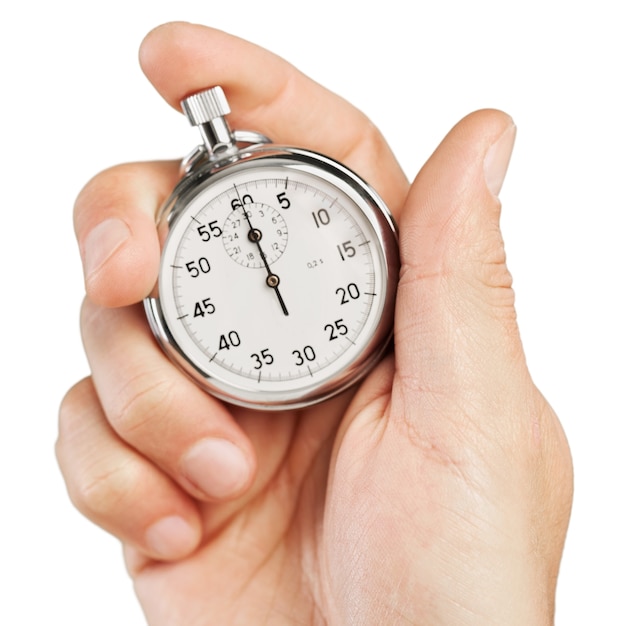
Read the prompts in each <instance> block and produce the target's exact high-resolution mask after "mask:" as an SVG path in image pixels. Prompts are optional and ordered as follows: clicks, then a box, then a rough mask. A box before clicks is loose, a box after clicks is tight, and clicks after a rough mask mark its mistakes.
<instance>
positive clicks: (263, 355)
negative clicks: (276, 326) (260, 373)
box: [251, 348, 275, 370]
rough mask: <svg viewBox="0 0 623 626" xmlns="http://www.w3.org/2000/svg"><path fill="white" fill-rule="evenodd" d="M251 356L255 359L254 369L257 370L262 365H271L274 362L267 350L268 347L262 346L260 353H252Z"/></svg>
mask: <svg viewBox="0 0 623 626" xmlns="http://www.w3.org/2000/svg"><path fill="white" fill-rule="evenodd" d="M251 358H253V359H255V365H254V366H253V368H254V369H256V370H259V369H262V367H264V365H272V364H273V362H274V360H275V359H274V358H273V355H272V354H271V353H270V352H269V351H268V348H264V350H260V353H259V354H257V353H255V352H254V353H253V354H252V355H251Z"/></svg>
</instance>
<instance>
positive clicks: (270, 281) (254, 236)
mask: <svg viewBox="0 0 623 626" xmlns="http://www.w3.org/2000/svg"><path fill="white" fill-rule="evenodd" d="M234 189H235V190H236V193H237V194H238V199H239V200H240V208H241V209H242V214H243V215H244V218H245V219H246V220H247V224H248V225H249V234H248V237H249V241H251V242H253V243H254V244H255V245H256V246H257V249H258V251H259V253H260V257H261V259H262V262H263V263H264V267H265V268H266V271H267V272H268V276H267V277H266V284H267V285H268V286H269V287H270V288H271V289H272V290H273V291H274V292H275V295H276V296H277V300H279V304H280V305H281V310H282V311H283V314H284V315H290V314H289V313H288V308H287V307H286V303H285V302H284V300H283V297H282V296H281V292H280V291H279V283H280V282H281V281H280V280H279V276H277V274H273V273H272V272H271V271H270V267H269V265H268V259H267V258H266V255H265V254H264V250H262V246H261V245H260V239H261V238H262V231H261V230H259V229H257V228H253V224H251V218H250V217H249V213H248V211H246V210H245V208H244V203H243V202H242V200H241V199H240V193H239V192H238V187H236V185H234Z"/></svg>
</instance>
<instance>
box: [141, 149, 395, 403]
mask: <svg viewBox="0 0 623 626" xmlns="http://www.w3.org/2000/svg"><path fill="white" fill-rule="evenodd" d="M311 154H312V153H305V152H303V151H300V152H299V153H298V154H295V155H294V156H293V155H292V154H289V155H287V156H286V155H284V154H281V155H275V156H268V157H266V156H264V157H263V158H254V159H250V160H248V161H247V162H245V161H244V160H243V161H242V162H240V161H238V162H236V163H234V164H231V165H230V166H228V167H225V168H222V169H221V170H219V171H218V172H216V173H211V174H210V176H208V177H207V178H206V179H205V180H204V181H203V182H201V183H199V184H197V185H196V186H195V187H194V188H192V190H191V191H190V192H184V193H181V194H180V195H179V197H178V198H177V199H176V201H175V202H174V203H173V205H174V206H173V208H172V209H171V211H170V213H169V214H168V215H164V216H163V218H162V224H161V231H162V236H163V238H164V243H163V250H162V263H161V271H160V277H159V282H158V288H157V291H156V292H155V293H154V296H153V297H152V298H150V299H148V301H147V311H148V316H149V317H150V322H151V324H152V327H153V328H154V330H155V332H156V335H157V336H158V338H159V339H160V341H161V343H162V344H163V346H164V347H165V349H166V351H167V352H168V353H169V355H170V356H172V357H173V359H174V360H175V361H176V362H177V363H178V364H180V365H181V366H182V367H183V368H184V369H185V370H186V371H187V372H188V373H189V374H190V375H191V376H192V377H193V378H194V379H195V380H196V381H198V382H199V383H200V384H201V385H202V386H203V387H204V388H205V389H207V390H208V391H210V392H211V393H213V394H215V395H216V396H218V397H220V398H222V399H225V400H227V401H230V402H233V403H236V404H240V405H243V406H252V407H262V408H275V409H279V408H289V407H298V406H305V405H307V404H311V403H314V402H317V401H320V400H322V399H325V398H327V397H330V396H332V395H334V394H335V393H337V392H339V391H341V390H342V389H343V388H345V387H346V386H348V385H349V384H352V383H353V382H354V381H356V380H357V379H358V378H359V377H361V376H362V375H363V374H364V373H365V372H366V371H367V370H368V369H369V368H370V366H371V365H372V364H373V363H374V362H376V360H377V358H378V357H379V355H380V354H381V352H382V351H383V349H384V348H385V346H386V345H387V343H388V340H389V338H390V335H391V325H392V318H393V301H394V291H395V286H396V276H397V266H398V260H397V252H396V237H395V231H394V229H393V225H392V222H391V219H390V218H389V217H388V215H387V213H386V211H385V210H384V209H383V208H382V206H381V204H380V201H379V200H378V198H376V197H375V196H374V194H373V192H371V191H370V190H369V189H368V188H367V187H366V186H365V184H364V183H362V181H360V180H359V179H357V178H356V177H354V175H352V173H350V172H349V171H348V170H346V168H342V167H341V166H340V165H339V164H335V163H333V162H331V161H329V160H328V159H326V160H325V159H322V158H320V157H319V156H318V155H314V156H310V155H311Z"/></svg>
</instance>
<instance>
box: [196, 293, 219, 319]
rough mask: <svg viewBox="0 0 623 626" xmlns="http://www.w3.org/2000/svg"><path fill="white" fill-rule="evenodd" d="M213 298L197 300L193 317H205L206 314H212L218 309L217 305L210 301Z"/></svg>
mask: <svg viewBox="0 0 623 626" xmlns="http://www.w3.org/2000/svg"><path fill="white" fill-rule="evenodd" d="M210 300H211V298H205V299H204V300H201V301H200V302H195V313H194V315H193V317H203V316H204V315H212V313H214V311H216V307H215V306H214V305H213V304H212V302H210Z"/></svg>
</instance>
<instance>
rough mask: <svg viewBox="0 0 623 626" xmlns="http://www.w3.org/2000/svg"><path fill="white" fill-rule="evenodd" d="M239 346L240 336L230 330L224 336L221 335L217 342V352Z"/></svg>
mask: <svg viewBox="0 0 623 626" xmlns="http://www.w3.org/2000/svg"><path fill="white" fill-rule="evenodd" d="M239 345H240V335H238V333H237V332H236V331H235V330H230V331H229V332H228V333H227V334H226V335H221V338H220V340H219V342H218V349H219V350H229V349H230V348H237V347H238V346H239Z"/></svg>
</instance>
